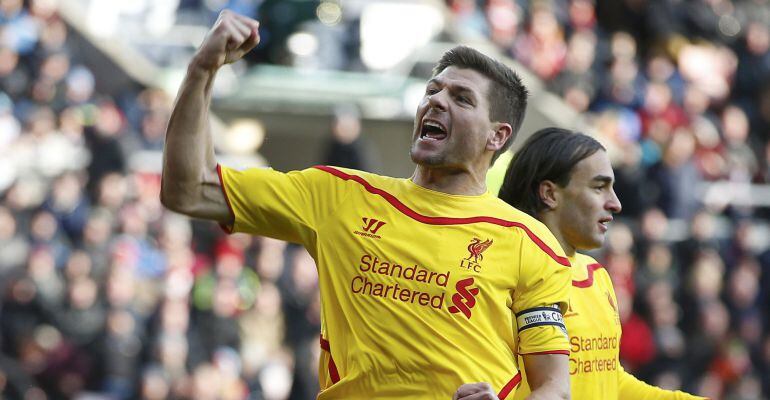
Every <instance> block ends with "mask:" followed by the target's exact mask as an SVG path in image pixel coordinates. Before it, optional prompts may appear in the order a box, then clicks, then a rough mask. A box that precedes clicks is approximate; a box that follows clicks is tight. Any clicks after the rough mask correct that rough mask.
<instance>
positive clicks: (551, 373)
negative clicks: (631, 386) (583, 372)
mask: <svg viewBox="0 0 770 400" xmlns="http://www.w3.org/2000/svg"><path fill="white" fill-rule="evenodd" d="M522 358H523V359H524V368H525V370H526V372H527V381H528V382H529V388H530V389H531V390H532V392H531V393H530V394H529V396H528V397H527V399H529V400H557V399H558V400H562V399H569V398H570V390H569V356H567V355H565V354H524V355H522ZM623 398H625V397H623Z"/></svg>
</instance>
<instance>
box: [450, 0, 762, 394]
mask: <svg viewBox="0 0 770 400" xmlns="http://www.w3.org/2000/svg"><path fill="white" fill-rule="evenodd" d="M447 6H448V7H449V8H450V9H451V10H452V18H453V19H454V20H455V26H456V27H457V28H458V29H459V30H460V32H461V33H462V34H463V35H472V36H475V37H485V38H488V39H489V40H491V41H492V42H494V43H495V44H496V45H497V46H499V48H500V49H501V50H502V51H504V52H505V53H506V54H507V55H509V56H510V57H512V58H514V59H516V60H518V61H519V62H521V63H522V64H523V65H525V66H527V67H528V68H529V69H530V70H531V71H533V72H534V73H535V74H536V75H537V76H538V77H539V78H540V79H542V80H543V81H544V82H545V83H546V85H547V88H548V89H549V90H550V91H552V92H553V93H555V94H556V95H558V96H560V97H561V98H562V99H563V100H564V102H565V103H566V104H568V105H569V106H570V107H571V108H573V109H574V110H575V111H577V112H578V113H581V115H583V116H584V117H585V119H586V125H587V126H588V130H589V133H592V134H595V135H596V136H597V137H599V138H600V139H601V140H602V141H603V143H605V144H606V145H607V147H608V150H609V152H610V157H611V158H612V159H613V166H614V168H615V174H616V177H617V183H616V187H615V188H616V191H617V192H618V196H619V198H620V200H621V202H622V203H623V212H622V213H621V218H619V219H620V222H616V223H614V228H613V229H612V231H611V233H610V235H609V238H608V241H607V245H606V246H605V247H606V248H605V249H604V250H602V251H601V252H599V253H598V254H597V257H598V258H599V259H600V260H601V261H603V263H604V265H605V266H606V267H607V269H608V270H609V272H610V274H611V275H612V276H613V280H614V283H615V289H616V291H617V294H618V299H619V300H618V301H619V303H620V305H621V318H622V320H623V328H624V329H623V332H624V334H623V335H624V336H623V340H622V345H621V357H622V360H623V362H624V365H626V367H627V369H629V370H630V371H632V372H634V373H635V374H637V376H639V377H641V378H644V379H645V380H647V381H649V382H652V383H655V384H659V385H661V386H664V387H670V388H678V387H682V388H684V389H686V390H690V391H693V392H696V393H700V394H703V395H707V396H709V397H711V398H714V399H722V398H724V399H759V398H770V326H769V325H768V324H770V252H768V244H769V243H768V240H770V231H769V230H768V222H770V221H769V220H768V217H769V216H770V213H768V196H767V195H764V196H760V195H752V193H753V192H752V191H751V185H752V184H768V183H770V2H768V1H767V0H743V1H741V0H734V1H732V0H692V1H644V0H642V1H638V0H623V1H610V0H607V1H593V0H547V1H543V0H535V1H516V0H486V1H476V0H448V1H447ZM714 182H721V184H720V185H713V183H714Z"/></svg>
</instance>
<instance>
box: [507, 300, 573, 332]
mask: <svg viewBox="0 0 770 400" xmlns="http://www.w3.org/2000/svg"><path fill="white" fill-rule="evenodd" d="M516 323H517V325H518V326H519V333H521V332H523V331H525V330H527V329H530V328H536V327H538V326H546V325H551V326H555V327H557V328H559V329H561V331H562V332H564V334H565V335H566V334H567V327H566V326H564V316H562V314H561V309H560V308H559V306H558V305H553V306H547V307H534V308H529V309H526V310H524V311H521V312H518V313H516Z"/></svg>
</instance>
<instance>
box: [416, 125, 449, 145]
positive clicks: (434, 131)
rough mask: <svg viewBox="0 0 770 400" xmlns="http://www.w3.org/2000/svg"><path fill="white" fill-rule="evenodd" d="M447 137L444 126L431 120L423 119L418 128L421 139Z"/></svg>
mask: <svg viewBox="0 0 770 400" xmlns="http://www.w3.org/2000/svg"><path fill="white" fill-rule="evenodd" d="M446 137H447V130H446V128H445V127H444V126H443V125H441V124H440V123H438V122H436V121H433V120H424V121H423V123H422V129H421V130H420V139H422V140H443V139H445V138H446Z"/></svg>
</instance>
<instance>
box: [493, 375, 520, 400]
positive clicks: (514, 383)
mask: <svg viewBox="0 0 770 400" xmlns="http://www.w3.org/2000/svg"><path fill="white" fill-rule="evenodd" d="M520 383H521V371H519V372H517V373H516V375H514V376H513V378H511V380H510V381H508V383H506V384H505V386H503V388H502V389H500V393H498V394H497V398H499V399H500V400H505V398H506V397H508V395H509V394H511V392H512V391H513V389H515V388H516V387H518V386H519V384H520Z"/></svg>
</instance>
